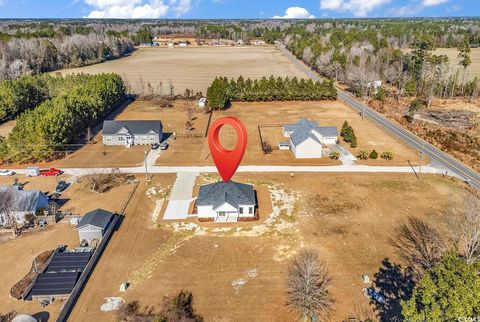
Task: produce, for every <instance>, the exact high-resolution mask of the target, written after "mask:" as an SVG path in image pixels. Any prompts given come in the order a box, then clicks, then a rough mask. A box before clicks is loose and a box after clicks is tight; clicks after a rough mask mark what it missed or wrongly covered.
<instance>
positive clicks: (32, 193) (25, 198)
mask: <svg viewBox="0 0 480 322" xmlns="http://www.w3.org/2000/svg"><path fill="white" fill-rule="evenodd" d="M0 200H1V202H2V205H0V226H4V225H5V224H8V222H9V220H15V221H16V222H17V223H19V224H23V223H24V222H25V215H27V214H33V215H35V213H36V212H37V211H38V210H41V209H48V204H49V202H50V199H49V198H48V197H47V196H46V195H45V194H44V193H43V192H41V191H39V190H20V189H18V188H12V187H0Z"/></svg>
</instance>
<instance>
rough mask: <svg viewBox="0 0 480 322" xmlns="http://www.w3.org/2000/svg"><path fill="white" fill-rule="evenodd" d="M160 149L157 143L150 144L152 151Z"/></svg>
mask: <svg viewBox="0 0 480 322" xmlns="http://www.w3.org/2000/svg"><path fill="white" fill-rule="evenodd" d="M159 147H160V145H159V144H158V143H153V144H152V150H157V149H158V148H159Z"/></svg>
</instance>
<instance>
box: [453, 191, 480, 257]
mask: <svg viewBox="0 0 480 322" xmlns="http://www.w3.org/2000/svg"><path fill="white" fill-rule="evenodd" d="M448 223H449V228H450V234H451V238H452V240H453V241H454V242H455V244H456V246H457V249H458V252H459V253H460V254H461V255H462V256H463V257H464V258H465V260H466V261H467V263H469V264H470V263H473V262H477V261H478V260H479V259H480V198H479V197H477V196H475V195H474V194H470V195H469V196H467V198H465V201H464V202H463V207H462V209H460V210H457V209H452V216H451V218H450V220H449V221H448Z"/></svg>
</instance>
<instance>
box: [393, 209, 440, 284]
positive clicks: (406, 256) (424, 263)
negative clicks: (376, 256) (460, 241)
mask: <svg viewBox="0 0 480 322" xmlns="http://www.w3.org/2000/svg"><path fill="white" fill-rule="evenodd" d="M395 233H396V234H395V238H392V239H390V243H391V245H392V246H393V247H395V248H396V250H397V253H398V254H399V255H400V256H401V257H402V259H403V260H405V261H406V262H407V264H408V265H409V266H410V267H411V268H412V269H413V271H414V273H415V277H416V278H421V277H422V276H423V274H424V273H425V271H427V270H428V269H430V268H432V267H433V266H435V265H436V264H437V263H438V261H439V260H440V258H441V257H442V255H443V253H444V251H445V248H446V247H445V242H444V240H443V239H442V237H441V236H440V234H439V233H438V231H437V230H436V229H434V228H433V227H431V226H430V225H429V224H427V223H426V222H425V221H423V220H421V219H419V218H415V217H408V219H407V222H406V223H404V224H402V225H400V226H399V227H397V228H396V229H395Z"/></svg>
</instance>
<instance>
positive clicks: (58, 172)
mask: <svg viewBox="0 0 480 322" xmlns="http://www.w3.org/2000/svg"><path fill="white" fill-rule="evenodd" d="M62 173H63V171H61V170H59V169H55V168H50V169H48V170H40V175H41V176H44V177H56V176H59V175H61V174H62Z"/></svg>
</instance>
